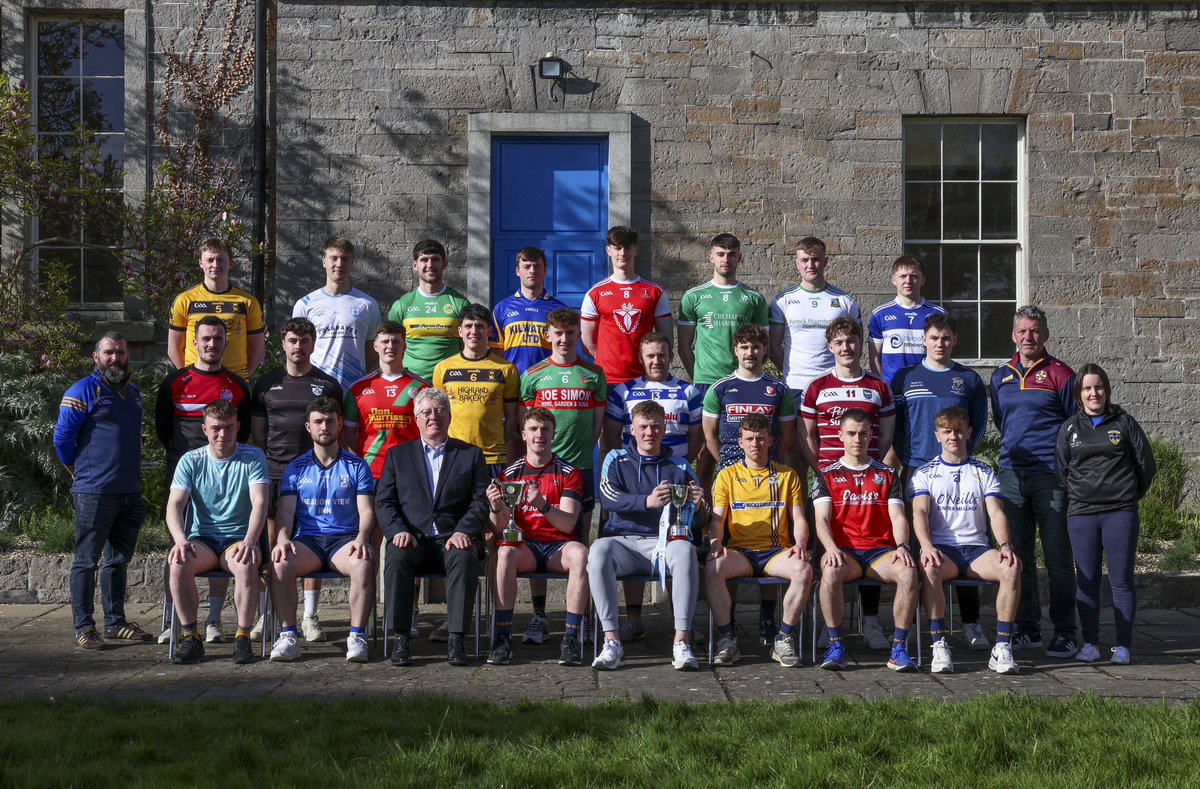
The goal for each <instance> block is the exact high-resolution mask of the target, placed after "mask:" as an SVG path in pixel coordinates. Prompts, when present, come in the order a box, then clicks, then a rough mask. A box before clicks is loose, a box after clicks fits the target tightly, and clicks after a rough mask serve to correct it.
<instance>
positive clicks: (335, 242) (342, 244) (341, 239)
mask: <svg viewBox="0 0 1200 789" xmlns="http://www.w3.org/2000/svg"><path fill="white" fill-rule="evenodd" d="M331 249H336V250H337V251H338V252H341V253H342V254H343V255H348V256H350V257H354V243H353V242H352V241H350V239H348V238H346V237H345V236H330V237H329V238H327V239H325V246H323V247H321V251H322V252H328V251H329V250H331Z"/></svg>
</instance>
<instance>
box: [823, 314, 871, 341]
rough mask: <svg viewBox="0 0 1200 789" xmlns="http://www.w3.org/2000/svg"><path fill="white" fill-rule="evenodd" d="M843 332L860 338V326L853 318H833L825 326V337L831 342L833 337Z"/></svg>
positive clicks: (839, 335)
mask: <svg viewBox="0 0 1200 789" xmlns="http://www.w3.org/2000/svg"><path fill="white" fill-rule="evenodd" d="M843 334H848V335H850V336H851V337H857V338H858V339H860V340H861V339H862V326H861V325H859V323H858V321H856V320H854V319H853V318H845V317H843V318H834V319H833V320H831V321H830V322H829V325H828V326H826V327H825V339H826V340H827V341H828V342H833V339H834V338H835V337H841V336H842V335H843Z"/></svg>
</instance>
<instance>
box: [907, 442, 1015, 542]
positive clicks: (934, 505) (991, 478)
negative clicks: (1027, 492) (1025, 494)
mask: <svg viewBox="0 0 1200 789" xmlns="http://www.w3.org/2000/svg"><path fill="white" fill-rule="evenodd" d="M908 496H909V499H910V500H915V499H916V497H918V496H928V497H929V499H930V501H929V533H930V538H931V539H932V540H933V542H934V544H935V545H981V546H988V545H991V541H990V540H989V539H988V531H987V508H986V504H985V503H984V499H986V498H988V497H989V496H990V497H992V498H995V499H1000V498H1001V495H1000V483H999V482H998V481H997V480H996V475H995V474H993V473H992V470H991V469H990V468H988V467H987V466H985V465H984V464H982V463H980V462H979V461H976V460H968V461H967V462H966V463H963V464H962V465H959V466H955V465H953V464H951V463H947V462H946V461H944V460H942V458H941V456H938V457H936V458H934V459H933V460H931V461H929V462H928V463H926V464H925V465H924V466H921V467H920V468H919V469H917V470H916V471H915V472H914V473H913V476H912V481H911V482H909V485H908Z"/></svg>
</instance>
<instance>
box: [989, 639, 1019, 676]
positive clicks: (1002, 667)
mask: <svg viewBox="0 0 1200 789" xmlns="http://www.w3.org/2000/svg"><path fill="white" fill-rule="evenodd" d="M988 668H990V669H991V670H992V671H995V672H996V673H997V674H1020V673H1021V667H1020V666H1018V665H1017V661H1015V660H1013V654H1012V645H1011V644H1009V643H1008V642H1007V641H1006V642H1004V643H1002V644H996V646H994V647H992V657H991V659H990V660H988Z"/></svg>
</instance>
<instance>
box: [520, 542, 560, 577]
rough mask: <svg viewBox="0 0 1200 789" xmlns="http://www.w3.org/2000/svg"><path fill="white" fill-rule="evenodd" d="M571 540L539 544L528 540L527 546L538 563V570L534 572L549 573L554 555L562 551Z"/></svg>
mask: <svg viewBox="0 0 1200 789" xmlns="http://www.w3.org/2000/svg"><path fill="white" fill-rule="evenodd" d="M568 542H570V540H562V541H561V542H538V541H536V540H526V541H525V545H526V546H527V547H528V548H529V552H530V553H532V554H533V559H534V561H536V562H537V569H536V570H534V572H539V573H548V572H550V570H549V569H548V568H549V567H550V560H551V559H552V558H554V555H555V554H557V553H558V552H559V551H561V550H562V549H563V548H564V547H565V546H566V544H567V543H568Z"/></svg>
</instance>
